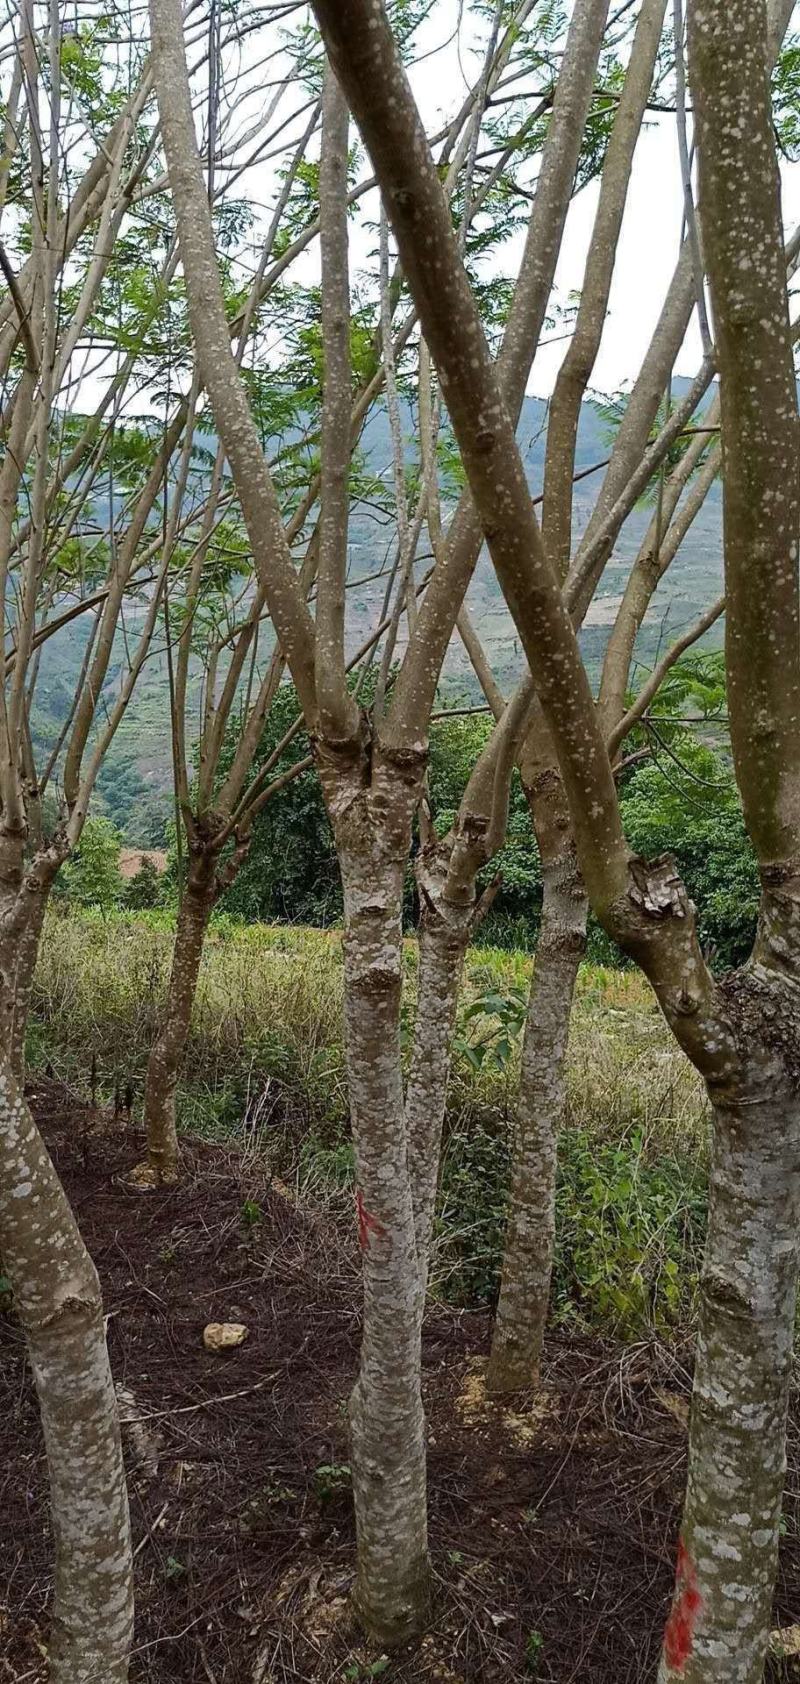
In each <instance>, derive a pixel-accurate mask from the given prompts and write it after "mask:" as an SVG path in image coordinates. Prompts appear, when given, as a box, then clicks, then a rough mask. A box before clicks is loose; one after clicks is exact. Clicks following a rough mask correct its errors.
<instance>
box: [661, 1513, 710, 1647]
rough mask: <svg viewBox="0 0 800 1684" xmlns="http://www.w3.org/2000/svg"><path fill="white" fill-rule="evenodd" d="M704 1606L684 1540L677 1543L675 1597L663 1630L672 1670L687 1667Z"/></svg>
mask: <svg viewBox="0 0 800 1684" xmlns="http://www.w3.org/2000/svg"><path fill="white" fill-rule="evenodd" d="M702 1606H703V1598H702V1596H701V1595H700V1592H699V1590H698V1588H697V1574H696V1572H695V1568H694V1563H693V1561H692V1559H691V1556H690V1555H689V1553H688V1551H687V1549H686V1547H685V1545H684V1543H683V1540H681V1542H680V1543H679V1545H678V1567H677V1575H676V1581H675V1597H674V1601H673V1604H672V1612H671V1614H670V1616H669V1619H668V1621H667V1629H666V1631H665V1633H664V1658H665V1660H666V1662H667V1665H668V1667H669V1668H670V1669H671V1671H672V1672H677V1673H681V1672H683V1671H684V1668H685V1666H686V1662H687V1661H688V1659H689V1657H690V1655H691V1653H692V1649H693V1648H694V1631H695V1626H696V1624H697V1616H698V1614H699V1613H700V1610H701V1608H702Z"/></svg>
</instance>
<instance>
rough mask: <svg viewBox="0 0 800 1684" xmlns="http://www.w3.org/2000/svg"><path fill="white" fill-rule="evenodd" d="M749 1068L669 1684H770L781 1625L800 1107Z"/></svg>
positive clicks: (717, 1168)
mask: <svg viewBox="0 0 800 1684" xmlns="http://www.w3.org/2000/svg"><path fill="white" fill-rule="evenodd" d="M759 970H760V967H754V969H753V971H752V972H751V973H750V975H749V977H748V973H739V975H738V977H735V978H732V979H730V986H731V987H735V988H737V990H738V991H739V992H740V993H741V992H743V991H746V993H745V998H746V997H747V993H749V992H750V991H751V990H752V991H753V992H755V989H756V985H757V984H758V983H761V984H763V981H764V978H765V975H766V973H764V972H763V971H762V972H761V973H760V977H759ZM786 992H787V990H785V989H784V988H783V987H781V988H780V993H781V994H784V995H785V993H786ZM788 992H790V993H791V994H792V995H794V994H795V993H796V989H794V988H792V989H790V990H788ZM769 993H771V994H772V995H773V1004H772V1006H770V1004H769V999H768V998H767V1005H766V1010H767V1012H768V1013H770V1015H771V1013H772V1012H774V1013H775V1014H776V1015H777V1014H779V1013H782V1012H786V1011H787V1010H789V1009H791V1011H792V1013H793V1015H794V1016H795V1019H796V1013H797V1002H796V1000H794V999H792V1000H791V1001H787V1000H786V998H784V999H783V1000H782V1001H779V1000H778V999H777V998H776V997H775V989H774V987H773V988H772V989H769ZM773 1021H774V1020H773ZM762 1045H763V1043H762ZM748 1063H749V1070H748V1073H747V1075H746V1077H745V1079H744V1080H743V1081H742V1082H741V1084H737V1086H736V1087H735V1088H734V1089H733V1090H732V1091H730V1092H728V1091H726V1090H725V1089H722V1090H721V1091H718V1092H715V1091H714V1089H713V1088H711V1089H710V1090H709V1091H710V1097H711V1100H712V1104H713V1107H714V1156H713V1167H712V1174H711V1198H710V1213H709V1230H708V1241H707V1246H706V1256H705V1263H704V1268H703V1279H702V1289H701V1309H700V1328H699V1335H698V1346H697V1360H696V1366H695V1379H694V1395H693V1400H692V1416H691V1431H690V1440H689V1480H688V1489H687V1496H686V1507H685V1510H684V1519H683V1527H682V1531H681V1543H680V1548H679V1553H678V1574H677V1583H676V1588H675V1598H674V1602H673V1607H672V1613H671V1615H670V1619H669V1622H668V1625H667V1630H666V1634H665V1640H664V1652H663V1656H662V1662H661V1669H660V1672H659V1684H674V1681H675V1680H676V1679H678V1678H680V1679H681V1680H682V1681H683V1684H708V1680H709V1679H711V1678H713V1680H714V1684H760V1680H761V1678H762V1675H763V1668H764V1659H765V1656H766V1652H767V1645H768V1640H769V1632H770V1626H771V1623H772V1622H771V1618H770V1615H771V1607H772V1592H773V1586H774V1583H775V1573H776V1569H777V1562H778V1536H779V1521H780V1513H781V1502H782V1497H783V1481H784V1469H785V1442H786V1432H785V1428H786V1409H787V1401H788V1392H789V1380H790V1375H791V1362H792V1344H793V1333H794V1313H795V1298H796V1287H797V1232H798V1226H800V1104H798V1095H797V1087H796V1083H789V1082H787V1079H786V1069H785V1066H784V1068H783V1069H781V1068H779V1067H777V1061H776V1060H768V1059H765V1058H763V1057H762V1058H758V1057H757V1056H751V1058H750V1060H749V1061H748Z"/></svg>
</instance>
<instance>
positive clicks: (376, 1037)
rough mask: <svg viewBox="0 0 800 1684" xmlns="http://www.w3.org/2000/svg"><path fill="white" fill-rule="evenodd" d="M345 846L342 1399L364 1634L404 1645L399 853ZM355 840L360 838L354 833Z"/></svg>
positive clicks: (407, 1582) (417, 1587)
mask: <svg viewBox="0 0 800 1684" xmlns="http://www.w3.org/2000/svg"><path fill="white" fill-rule="evenodd" d="M353 819H354V814H353V810H352V809H351V810H350V812H349V814H348V817H347V820H346V827H347V829H348V831H350V833H351V834H350V837H349V839H348V840H347V841H345V842H344V844H342V843H341V842H340V855H339V857H340V865H341V871H342V881H343V886H344V899H345V1028H346V1040H347V1063H348V1076H349V1083H350V1105H351V1112H352V1122H353V1135H354V1139H355V1146H356V1170H357V1178H358V1187H357V1193H356V1206H357V1215H358V1231H359V1242H360V1245H361V1250H362V1253H363V1261H364V1329H363V1342H362V1349H361V1367H360V1372H359V1376H358V1380H357V1382H356V1385H355V1388H354V1390H353V1394H352V1398H351V1402H350V1430H351V1440H352V1468H353V1495H354V1499H355V1510H356V1527H357V1534H358V1566H357V1578H356V1589H355V1601H356V1605H357V1608H358V1611H359V1614H360V1617H361V1619H362V1620H363V1623H364V1625H365V1627H366V1629H367V1631H368V1633H369V1635H370V1636H371V1637H373V1638H374V1639H375V1640H376V1641H377V1642H379V1643H382V1644H385V1645H391V1644H396V1643H402V1642H404V1641H406V1640H407V1639H408V1638H409V1637H412V1636H413V1635H414V1634H415V1633H416V1632H418V1631H419V1630H420V1628H421V1626H422V1625H423V1624H424V1620H425V1617H426V1613H427V1608H428V1598H429V1571H428V1550H427V1516H426V1473H425V1421H424V1415H423V1410H422V1395H421V1389H420V1336H421V1313H420V1303H421V1285H420V1277H419V1271H418V1267H417V1254H416V1244H415V1236H414V1213H413V1208H412V1202H411V1188H410V1183H409V1175H408V1161H407V1140H406V1123H405V1115H404V1107H403V1084H402V1070H401V1062H400V990H401V981H402V974H401V971H402V923H401V913H402V892H403V870H404V865H405V858H406V853H405V851H404V850H402V849H394V848H391V847H389V848H384V847H382V846H381V843H380V841H375V840H374V838H373V839H372V840H366V839H365V841H364V846H363V847H357V846H356V847H354V846H353V834H352V833H353V831H354V829H357V828H358V826H357V821H356V824H354V822H353ZM362 834H363V833H362Z"/></svg>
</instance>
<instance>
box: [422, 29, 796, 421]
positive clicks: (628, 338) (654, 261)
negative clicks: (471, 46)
mask: <svg viewBox="0 0 800 1684" xmlns="http://www.w3.org/2000/svg"><path fill="white" fill-rule="evenodd" d="M449 3H450V5H451V6H452V17H453V27H455V24H456V20H457V17H458V12H459V6H458V0H449ZM447 9H448V8H447V6H445V7H443V8H439V9H438V11H437V12H436V13H435V19H436V25H435V27H436V35H437V38H438V40H439V41H441V40H442V39H443V38H446V34H447V31H446V27H445V23H444V17H445V14H446V12H447ZM566 10H567V12H568V13H569V12H571V10H572V6H571V5H567V8H566ZM796 10H797V9H796ZM671 13H672V7H671V6H670V5H668V6H667V22H666V23H665V32H666V30H667V29H668V27H669V19H670V17H671ZM420 40H421V41H422V40H424V36H423V35H422V34H420ZM461 64H463V66H464V68H465V69H466V70H467V73H468V75H469V76H470V78H474V76H475V74H476V71H477V68H478V65H479V59H478V55H477V53H469V52H468V51H467V52H465V51H464V49H463V47H462V53H461ZM461 64H460V63H459V57H458V55H457V53H456V51H455V48H454V47H453V46H446V47H444V48H443V49H442V50H441V51H440V52H438V53H436V54H435V56H432V57H431V58H429V59H428V60H427V61H426V62H425V63H423V64H421V65H420V66H418V67H417V68H416V69H415V70H414V72H413V74H412V81H413V84H414V89H415V93H416V95H417V99H418V101H419V103H420V108H421V110H422V111H423V114H424V116H425V118H426V121H427V122H430V120H431V118H432V116H433V115H434V113H439V112H441V114H442V118H443V120H444V119H446V118H447V117H448V116H449V115H451V114H452V111H453V110H454V109H455V108H456V107H457V106H458V105H459V103H460V101H461V99H462V98H463V95H464V92H465V87H466V84H465V82H464V79H463V76H462V73H461ZM783 185H784V220H785V224H786V227H787V230H789V231H791V230H792V229H793V228H794V227H795V225H796V223H797V222H798V221H800V166H792V167H788V168H785V169H784V170H783ZM598 192H599V183H597V182H594V183H592V184H591V186H589V187H587V188H585V189H584V191H583V192H582V193H580V194H579V195H578V197H577V198H576V199H575V200H574V201H573V203H572V206H571V208H570V212H569V216H568V219H567V226H566V231H565V236H564V240H563V244H562V248H561V255H560V258H559V263H558V267H557V269H556V278H555V294H554V296H555V299H557V301H558V302H559V303H561V304H566V302H567V301H568V298H569V295H570V293H572V292H575V291H579V290H580V287H581V284H582V280H583V268H584V263H585V259H586V252H587V249H588V245H589V241H590V239H591V233H592V224H593V220H594V213H595V208H596V205H597V196H598ZM682 214H683V192H682V186H681V178H680V167H679V161H678V142H677V135H676V130H675V119H674V117H672V116H671V115H668V114H667V115H661V114H648V116H647V119H646V124H645V126H644V128H643V130H642V133H641V135H640V137H639V144H638V147H637V151H636V156H635V160H634V167H633V175H632V179H631V184H630V189H629V193H628V202H627V207H626V213H625V220H624V224H623V230H622V236H621V240H620V245H619V249H618V253H617V262H616V268H615V274H614V282H613V286H612V291H611V297H610V300H609V310H608V317H607V320H606V326H605V330H604V333H603V341H602V345H601V349H600V354H599V357H598V360H597V363H596V365H595V369H594V372H593V375H592V387H593V388H594V389H596V390H599V391H603V392H611V391H615V390H618V389H619V388H620V387H621V386H623V385H624V384H625V383H626V382H627V383H631V382H632V381H633V380H634V379H635V377H636V374H637V372H638V369H639V366H640V363H641V360H642V357H643V356H644V353H645V351H646V349H647V346H648V343H649V340H650V337H651V334H652V331H653V328H654V326H655V323H656V320H657V318H658V314H659V311H660V308H661V305H662V303H663V299H664V295H665V293H666V289H667V286H668V284H669V281H670V279H671V276H672V272H673V269H674V267H675V263H676V261H677V256H678V249H679V241H680V233H681V223H682ZM521 246H522V240H521V237H520V239H519V240H518V241H516V242H514V243H513V244H512V242H509V244H508V245H507V246H506V247H505V248H504V250H503V255H502V266H503V270H504V271H509V272H510V271H512V270H513V268H514V267H515V264H514V262H513V259H512V252H514V254H515V256H517V257H518V256H519V254H520V252H521ZM556 331H557V330H556ZM544 337H545V339H546V335H545V336H544ZM565 349H566V343H565V341H564V340H563V339H562V340H560V341H559V342H553V343H551V344H550V345H547V344H543V345H542V347H541V349H540V351H539V354H538V356H537V358H536V361H535V363H534V367H533V371H532V375H531V379H530V381H529V382H528V390H529V392H534V393H536V394H537V396H540V397H547V396H548V395H549V393H550V392H551V390H552V387H553V384H554V382H555V378H556V375H557V373H558V369H559V365H560V363H561V359H562V357H563V355H564V352H565ZM700 361H701V346H700V334H699V331H698V328H697V323H696V318H695V319H693V322H692V326H691V329H690V332H689V334H688V335H687V339H686V343H685V346H684V349H683V351H682V353H681V356H680V357H679V359H678V362H677V372H678V373H679V374H687V375H691V374H694V373H695V372H696V370H697V367H698V364H699V362H700Z"/></svg>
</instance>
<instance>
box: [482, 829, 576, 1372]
mask: <svg viewBox="0 0 800 1684" xmlns="http://www.w3.org/2000/svg"><path fill="white" fill-rule="evenodd" d="M586 916H587V900H586V892H585V890H584V887H583V881H582V879H581V875H580V872H579V870H578V865H577V861H576V858H575V853H574V849H572V848H571V847H570V848H568V849H567V850H566V852H564V853H563V854H561V856H560V857H558V858H556V859H555V860H553V861H551V863H549V864H547V865H545V866H544V900H543V903H542V927H541V931H540V934H539V941H538V944H537V948H536V961H535V965H534V972H533V978H532V981H531V991H530V999H529V1002H528V1015H527V1019H526V1023H525V1035H524V1039H523V1044H522V1067H521V1071H520V1087H519V1102H518V1108H517V1119H516V1130H515V1137H514V1160H513V1171H512V1179H511V1201H510V1205H509V1215H508V1227H507V1232H506V1244H505V1254H504V1257H503V1273H502V1281H501V1287H500V1298H499V1302H498V1306H497V1318H496V1321H495V1327H494V1336H493V1339H492V1349H491V1354H490V1357H489V1367H488V1371H487V1381H486V1384H487V1390H488V1391H490V1392H493V1393H495V1394H498V1393H504V1392H517V1391H521V1390H523V1389H524V1388H525V1387H528V1386H532V1385H534V1384H535V1383H536V1380H537V1378H538V1372H539V1360H540V1357H541V1353H542V1343H543V1340H544V1330H545V1325H546V1322H547V1312H548V1306H549V1302H550V1277H551V1275H552V1270H553V1248H554V1244H555V1190H556V1167H557V1154H558V1136H559V1132H560V1129H561V1125H562V1121H563V1116H564V1108H565V1103H566V1056H567V1040H568V1037H569V1025H570V1017H571V1014H572V1000H573V995H574V992H575V983H576V980H577V975H578V967H579V965H580V962H581V959H582V958H583V954H584V952H585V949H586Z"/></svg>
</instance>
